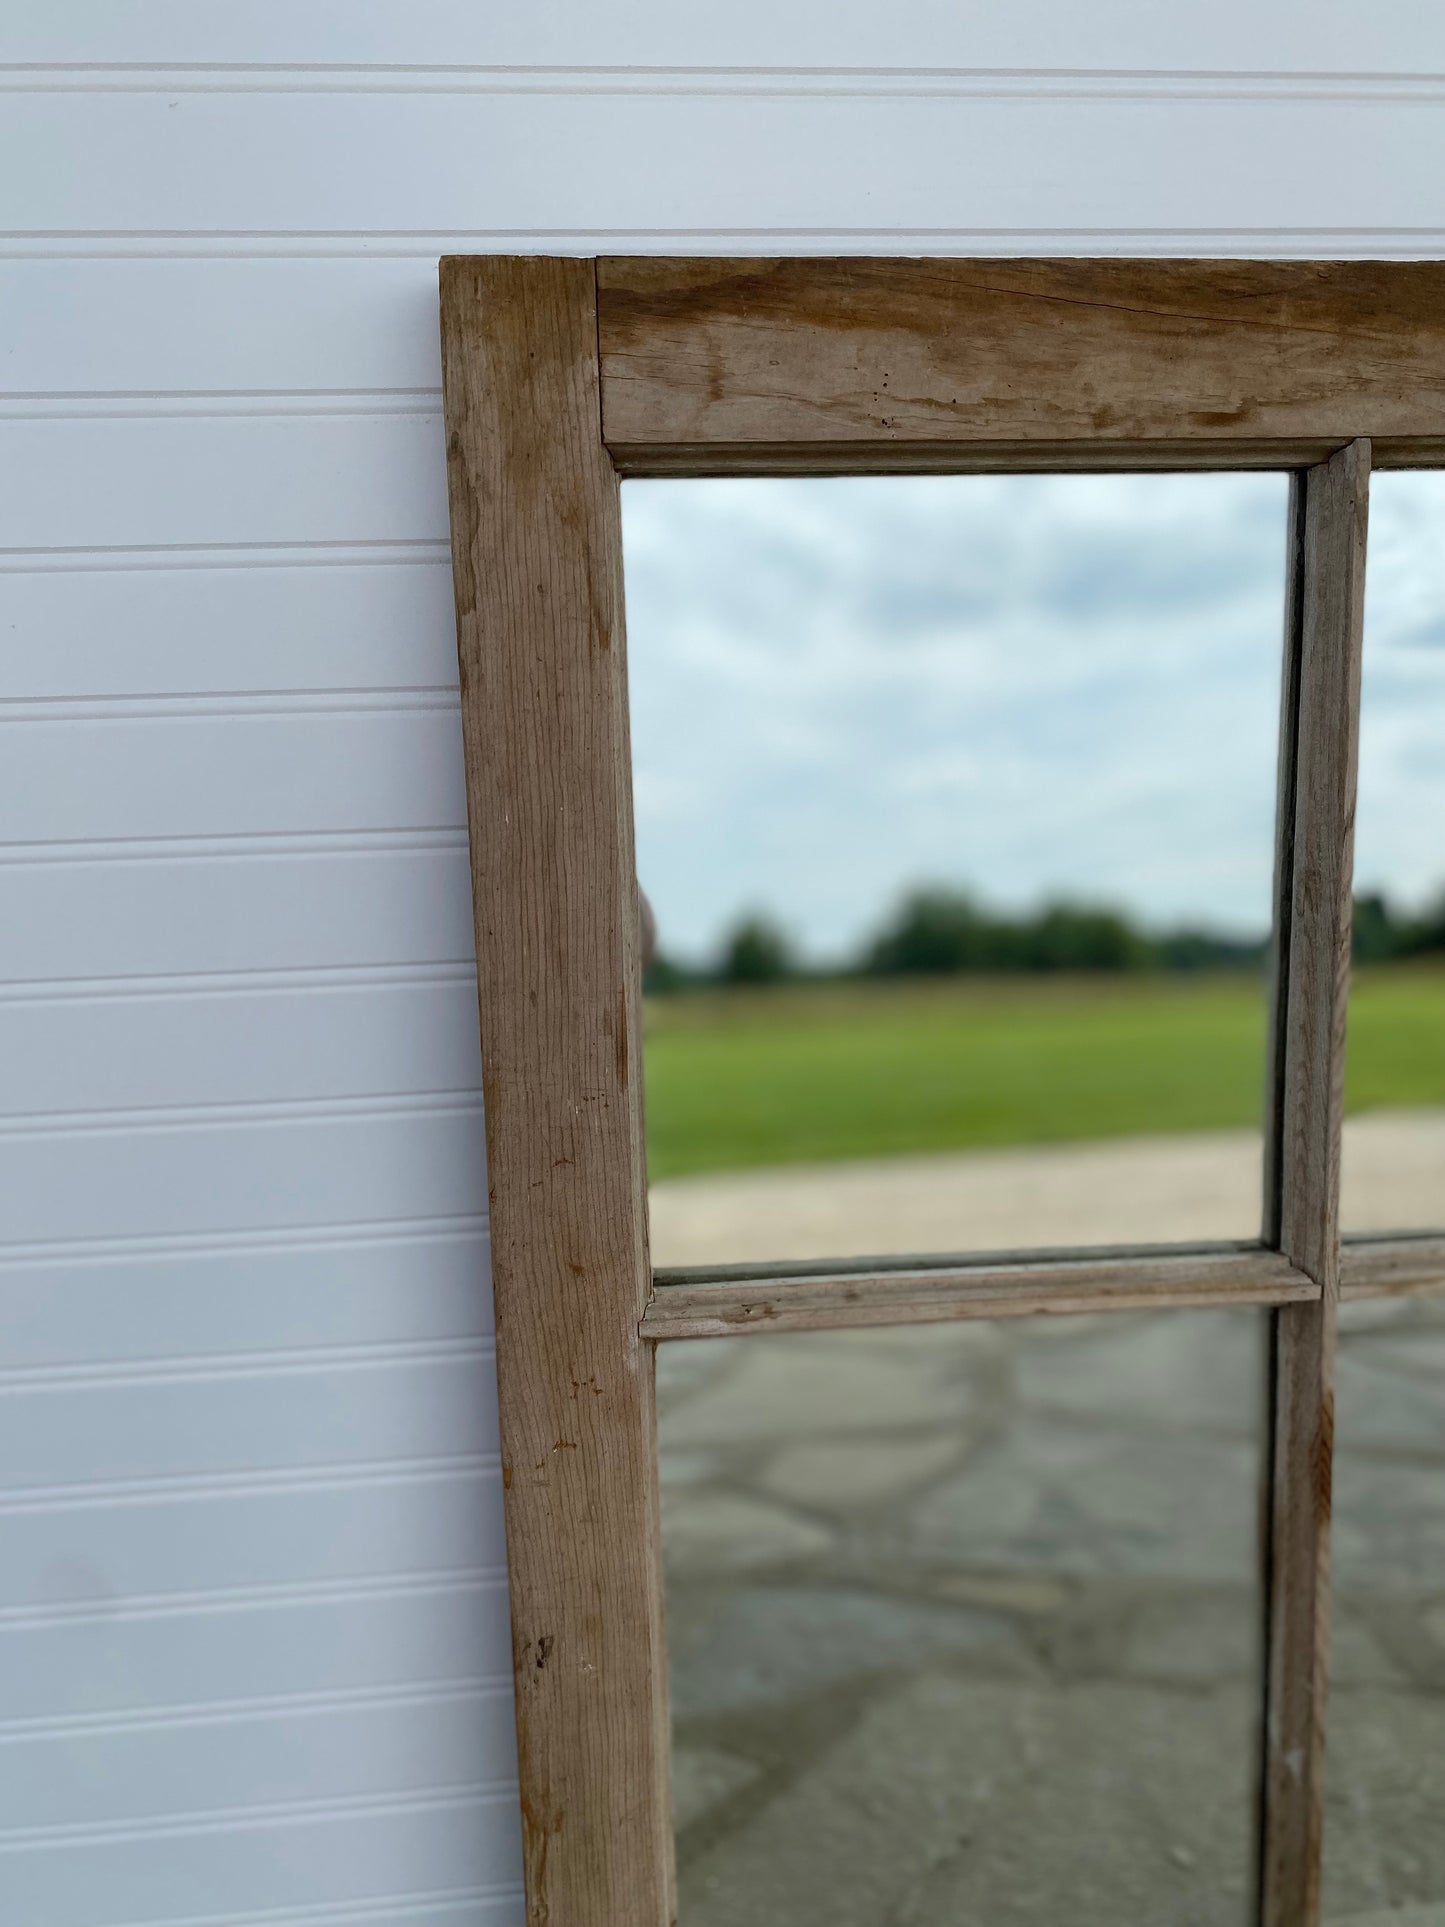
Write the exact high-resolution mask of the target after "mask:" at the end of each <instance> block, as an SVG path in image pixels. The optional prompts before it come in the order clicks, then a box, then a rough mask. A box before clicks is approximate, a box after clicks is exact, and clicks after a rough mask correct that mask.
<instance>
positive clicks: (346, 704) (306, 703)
mask: <svg viewBox="0 0 1445 1927" xmlns="http://www.w3.org/2000/svg"><path fill="white" fill-rule="evenodd" d="M459 709H460V699H459V693H458V691H457V690H456V689H455V688H452V687H450V686H447V685H438V686H436V687H433V688H415V687H412V688H398V689H362V688H357V689H303V690H297V691H294V692H291V691H286V692H272V691H269V690H259V691H258V690H249V689H217V690H212V691H208V692H206V693H205V694H203V695H202V694H190V695H188V694H183V693H180V692H178V693H176V694H175V695H160V694H153V695H135V696H132V695H115V696H104V697H95V696H78V695H77V696H50V697H46V696H15V695H11V694H9V693H8V692H4V693H0V729H8V728H10V727H12V726H14V725H16V724H24V723H64V724H66V725H67V727H69V726H70V725H72V724H75V723H159V722H194V721H211V720H220V721H223V722H238V721H242V720H246V721H252V720H255V719H257V718H265V719H267V720H271V721H274V720H276V719H277V718H280V719H282V720H284V721H287V722H294V721H298V720H301V719H304V718H308V717H312V716H319V717H323V718H327V719H330V718H332V717H338V716H341V717H351V716H367V717H374V716H383V717H389V716H431V715H444V716H455V715H457V714H458V713H459ZM102 840H113V839H102Z"/></svg>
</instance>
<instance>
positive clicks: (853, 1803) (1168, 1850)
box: [682, 1676, 1256, 1927]
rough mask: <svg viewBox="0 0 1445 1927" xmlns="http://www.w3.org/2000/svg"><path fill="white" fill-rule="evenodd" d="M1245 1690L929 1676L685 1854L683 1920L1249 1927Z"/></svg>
mask: <svg viewBox="0 0 1445 1927" xmlns="http://www.w3.org/2000/svg"><path fill="white" fill-rule="evenodd" d="M1255 1712H1256V1707H1255V1704H1254V1701H1253V1699H1252V1696H1250V1695H1248V1694H1245V1693H1236V1694H1233V1695H1228V1696H1226V1695H1208V1694H1199V1693H1190V1694H1186V1695H1175V1694H1168V1693H1163V1692H1160V1691H1157V1690H1149V1689H1144V1688H1128V1687H1120V1686H1115V1685H1089V1686H1079V1687H1071V1688H1065V1689H1057V1688H1050V1687H1047V1686H1026V1685H1022V1684H998V1683H988V1682H981V1681H964V1680H959V1679H957V1678H952V1677H947V1676H932V1677H928V1676H925V1677H919V1678H916V1679H913V1680H910V1681H908V1682H907V1683H906V1684H903V1685H901V1686H899V1687H897V1688H896V1689H895V1690H893V1691H891V1692H888V1693H886V1694H884V1695H882V1696H880V1697H879V1698H878V1699H876V1700H875V1701H874V1702H873V1703H872V1704H870V1705H869V1706H868V1707H867V1708H866V1709H865V1710H864V1711H863V1713H862V1715H861V1717H860V1718H859V1719H858V1720H857V1722H856V1723H855V1724H854V1725H853V1726H852V1727H851V1729H849V1730H848V1731H847V1732H846V1733H845V1734H844V1735H843V1736H842V1737H841V1738H840V1739H839V1740H838V1741H837V1742H836V1744H835V1745H834V1746H833V1747H832V1748H831V1749H830V1750H829V1751H828V1753H827V1754H826V1755H825V1756H824V1757H823V1758H822V1759H821V1760H817V1761H815V1762H814V1763H813V1764H812V1765H811V1767H810V1769H809V1770H808V1771H807V1772H805V1773H803V1774H800V1775H799V1777H798V1778H797V1779H796V1780H795V1781H794V1782H793V1784H792V1785H791V1786H789V1787H787V1788H786V1789H785V1790H784V1791H782V1792H781V1793H780V1794H779V1796H778V1797H777V1798H776V1799H774V1800H773V1801H771V1802H770V1803H769V1804H768V1805H767V1806H766V1807H765V1808H763V1809H762V1810H761V1811H759V1812H757V1813H755V1814H754V1815H753V1816H752V1817H751V1818H750V1820H749V1821H748V1822H747V1823H746V1824H745V1825H743V1826H742V1827H740V1828H739V1829H738V1830H737V1831H736V1832H735V1833H733V1834H731V1835H729V1836H728V1837H727V1838H725V1839H723V1840H721V1841H718V1842H717V1843H715V1844H714V1845H713V1846H712V1847H710V1848H709V1849H708V1850H707V1851H706V1852H705V1853H703V1854H702V1855H701V1856H699V1858H698V1859H697V1860H696V1861H694V1862H693V1863H692V1864H691V1865H689V1866H688V1867H686V1868H685V1869H684V1870H683V1881H682V1894H683V1909H682V1919H683V1920H684V1921H685V1922H686V1923H687V1927H764V1924H765V1923H766V1924H769V1927H770V1924H771V1923H774V1922H777V1923H784V1922H786V1923H787V1927H941V1924H942V1923H947V1927H1062V1924H1063V1923H1067V1927H1124V1924H1126V1923H1137V1927H1160V1924H1161V1923H1168V1924H1169V1927H1243V1923H1244V1921H1245V1919H1246V1900H1245V1896H1246V1891H1247V1887H1248V1868H1249V1832H1250V1823H1251V1809H1250V1798H1249V1787H1250V1760H1249V1740H1250V1732H1251V1723H1252V1720H1253V1718H1254V1716H1255Z"/></svg>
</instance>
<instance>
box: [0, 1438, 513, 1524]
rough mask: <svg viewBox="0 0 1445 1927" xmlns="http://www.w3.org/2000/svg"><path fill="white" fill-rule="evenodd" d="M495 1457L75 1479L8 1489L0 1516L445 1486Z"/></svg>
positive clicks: (486, 1472) (497, 1463)
mask: <svg viewBox="0 0 1445 1927" xmlns="http://www.w3.org/2000/svg"><path fill="white" fill-rule="evenodd" d="M500 1472H501V1459H500V1457H499V1455H498V1454H497V1453H495V1452H470V1453H460V1454H457V1455H455V1456H454V1457H450V1458H436V1459H425V1458H418V1459H412V1460H405V1459H382V1460H375V1461H369V1460H361V1461H359V1462H358V1461H353V1462H351V1463H344V1462H343V1463H338V1464H322V1465H287V1466H280V1467H272V1468H270V1469H268V1470H266V1471H261V1472H251V1471H246V1472H176V1473H173V1474H172V1475H171V1476H170V1477H168V1478H155V1477H152V1478H130V1479H127V1478H116V1479H73V1480H67V1481H66V1482H65V1483H64V1484H60V1485H26V1486H12V1487H11V1488H10V1489H9V1490H8V1491H4V1492H0V1514H3V1515H4V1516H5V1517H7V1518H14V1517H16V1516H17V1515H18V1514H21V1513H36V1512H44V1513H60V1512H68V1511H73V1510H75V1509H76V1508H78V1507H87V1508H89V1507H95V1506H98V1505H100V1506H105V1507H107V1508H111V1507H116V1508H128V1507H130V1506H134V1505H141V1504H146V1505H148V1504H152V1503H154V1502H157V1501H159V1502H162V1503H163V1502H165V1501H167V1500H171V1499H186V1500H190V1499H197V1498H211V1497H216V1498H240V1499H254V1498H258V1497H261V1496H262V1495H265V1494H270V1493H289V1494H297V1493H317V1492H366V1491H371V1490H374V1489H376V1488H378V1487H386V1488H391V1487H395V1486H411V1485H425V1484H435V1483H438V1482H440V1483H443V1484H445V1483H448V1482H451V1481H455V1480H458V1479H466V1480H475V1479H477V1478H488V1479H490V1478H494V1477H497V1476H499V1475H500Z"/></svg>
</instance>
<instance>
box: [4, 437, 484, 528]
mask: <svg viewBox="0 0 1445 1927" xmlns="http://www.w3.org/2000/svg"><path fill="white" fill-rule="evenodd" d="M5 444H6V461H5V466H4V469H3V470H0V529H3V532H4V539H5V543H6V547H7V549H8V550H10V551H12V552H19V551H50V550H54V549H56V548H67V549H68V548H71V547H74V546H79V547H85V548H102V549H112V548H121V547H132V546H135V547H147V546H153V545H156V544H160V543H177V544H183V545H186V544H188V545H194V546H197V547H203V548H212V547H214V546H216V545H224V546H226V547H234V546H235V545H238V544H254V545H257V546H267V545H274V544H277V543H281V544H287V545H289V544H293V543H298V542H306V543H324V544H326V545H328V546H334V545H336V544H352V543H356V542H359V541H374V542H378V543H386V544H395V543H397V542H427V543H441V544H445V541H446V536H447V509H446V460H445V447H444V440H443V435H442V425H441V416H440V414H439V413H416V414H405V415H351V414H348V415H319V416H316V417H314V418H311V419H302V418H296V417H291V416H286V415H270V416H266V415H214V416H211V417H209V418H204V419H203V418H200V417H195V416H187V415H176V416H163V415H150V416H138V417H128V418H106V417H92V418H89V419H71V418H57V419H54V420H50V421H33V420H20V421H12V422H10V423H8V424H7V426H6V429H5ZM17 559H18V557H17Z"/></svg>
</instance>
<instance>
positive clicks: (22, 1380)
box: [0, 1339, 496, 1393]
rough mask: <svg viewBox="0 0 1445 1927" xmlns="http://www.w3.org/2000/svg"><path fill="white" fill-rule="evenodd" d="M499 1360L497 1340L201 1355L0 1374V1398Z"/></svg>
mask: <svg viewBox="0 0 1445 1927" xmlns="http://www.w3.org/2000/svg"><path fill="white" fill-rule="evenodd" d="M495 1356H496V1345H495V1342H494V1341H493V1340H492V1339H472V1340H456V1339H412V1340H406V1339H396V1340H394V1341H392V1342H390V1343H380V1344H375V1345H346V1344H340V1345H320V1346H316V1345H313V1346H309V1347H308V1346H294V1345H293V1346H285V1345H278V1346H276V1347H275V1348H274V1349H273V1350H269V1351H258V1352H198V1353H194V1354H191V1355H190V1356H184V1357H176V1356H169V1357H165V1358H146V1359H144V1360H141V1361H135V1362H131V1363H125V1364H104V1363H99V1364H97V1363H93V1364H88V1365H20V1366H9V1367H5V1368H3V1369H0V1393H4V1392H25V1391H35V1390H41V1391H72V1390H81V1389H84V1390H98V1389H101V1388H104V1387H110V1386H139V1385H173V1384H199V1383H205V1384H210V1383H214V1382H217V1381H225V1380H231V1379H267V1380H269V1379H271V1378H284V1377H295V1376H300V1375H309V1374H314V1373H319V1372H327V1373H332V1372H356V1371H375V1370H379V1369H384V1368H386V1367H389V1366H393V1365H400V1366H415V1365H425V1364H452V1365H455V1364H472V1363H476V1362H478V1361H481V1360H490V1359H492V1358H494V1357H495Z"/></svg>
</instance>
